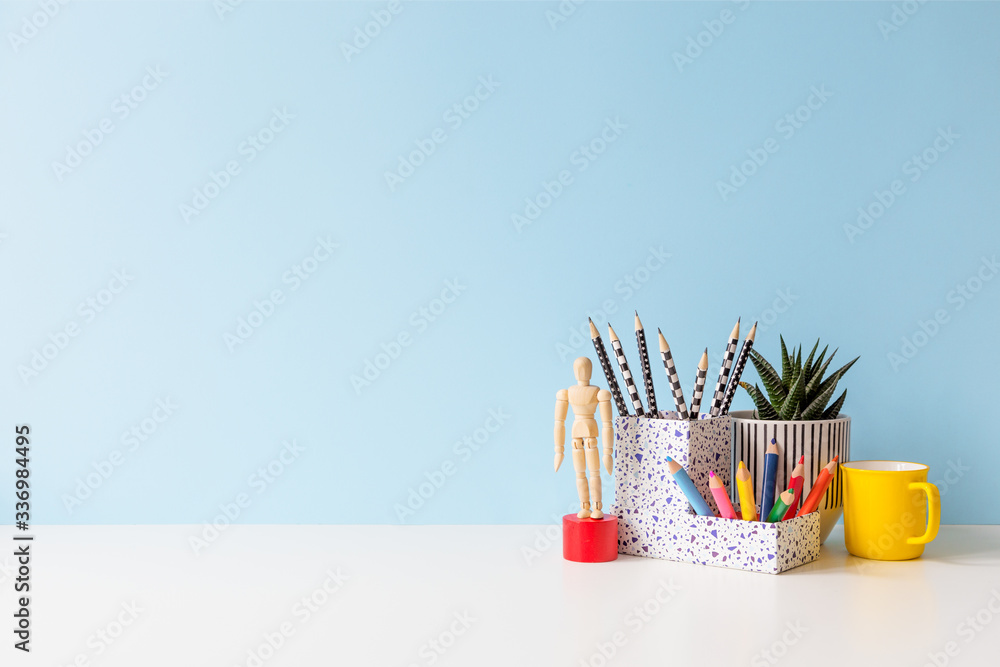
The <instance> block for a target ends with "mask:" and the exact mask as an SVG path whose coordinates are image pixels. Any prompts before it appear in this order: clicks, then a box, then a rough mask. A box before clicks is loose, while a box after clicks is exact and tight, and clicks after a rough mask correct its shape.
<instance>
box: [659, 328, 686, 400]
mask: <svg viewBox="0 0 1000 667" xmlns="http://www.w3.org/2000/svg"><path fill="white" fill-rule="evenodd" d="M657 333H659V334H660V357H661V358H662V359H663V368H665V369H666V371H667V380H669V382H670V392H671V393H672V394H673V395H674V405H675V406H676V407H677V418H678V419H687V418H688V409H687V405H685V404H684V390H683V389H681V381H680V379H679V378H678V377H677V369H676V368H675V367H674V356H673V355H672V354H670V346H669V345H667V339H666V338H664V337H663V332H662V331H660V330H659V329H657Z"/></svg>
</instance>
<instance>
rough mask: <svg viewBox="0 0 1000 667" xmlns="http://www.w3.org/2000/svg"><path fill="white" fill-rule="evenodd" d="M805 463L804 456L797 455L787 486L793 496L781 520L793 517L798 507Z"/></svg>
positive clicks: (803, 480) (804, 479) (804, 475)
mask: <svg viewBox="0 0 1000 667" xmlns="http://www.w3.org/2000/svg"><path fill="white" fill-rule="evenodd" d="M805 464H806V457H805V454H803V455H802V456H800V457H799V462H798V463H796V464H795V467H794V468H792V478H791V479H790V480H789V481H788V488H790V489H791V490H792V491H794V492H795V497H794V498H792V504H791V505H789V506H788V511H787V512H785V518H784V519H782V521H786V520H788V519H794V518H795V512H796V511H797V510H798V507H799V500H800V499H801V498H802V485H803V484H805V482H806V465H805Z"/></svg>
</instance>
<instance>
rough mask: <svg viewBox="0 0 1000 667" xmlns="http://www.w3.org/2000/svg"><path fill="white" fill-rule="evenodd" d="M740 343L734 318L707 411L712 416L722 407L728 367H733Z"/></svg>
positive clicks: (737, 323) (738, 329)
mask: <svg viewBox="0 0 1000 667" xmlns="http://www.w3.org/2000/svg"><path fill="white" fill-rule="evenodd" d="M739 344H740V320H739V318H737V319H736V326H734V327H733V331H732V333H730V334H729V344H728V345H726V354H725V356H724V357H723V359H722V368H720V369H719V381H718V382H716V383H715V394H714V395H713V396H712V405H711V407H710V409H709V411H708V414H710V415H711V416H713V417H718V416H719V415H720V414H721V413H720V412H719V410H721V409H722V399H723V397H724V396H725V395H726V380H728V379H729V369H731V368H732V367H733V357H735V356H736V346H737V345H739Z"/></svg>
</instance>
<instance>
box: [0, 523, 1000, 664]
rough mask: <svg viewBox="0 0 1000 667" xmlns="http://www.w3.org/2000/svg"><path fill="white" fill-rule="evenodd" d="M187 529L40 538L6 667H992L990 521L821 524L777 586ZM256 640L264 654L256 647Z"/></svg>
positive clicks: (47, 533) (996, 626) (417, 531)
mask: <svg viewBox="0 0 1000 667" xmlns="http://www.w3.org/2000/svg"><path fill="white" fill-rule="evenodd" d="M198 530H200V528H198V527H194V526H85V527H65V526H58V527H57V526H51V527H45V526H43V527H39V528H37V529H36V530H35V531H34V534H35V535H36V540H35V542H34V543H33V547H32V549H33V562H32V573H31V576H32V583H33V598H32V603H31V604H32V610H33V638H32V649H33V650H32V654H31V655H30V656H24V655H23V654H22V653H21V652H20V651H15V650H14V649H13V648H12V647H11V644H12V643H13V641H12V638H11V635H10V630H9V629H5V630H4V636H5V637H7V640H6V642H7V644H8V645H7V646H6V647H4V648H3V649H2V651H3V653H5V654H6V655H8V656H12V657H13V658H14V660H11V659H8V658H5V659H4V660H3V664H4V665H15V664H32V665H46V666H49V665H59V666H64V665H69V664H74V661H76V662H75V664H77V665H81V666H84V665H100V666H101V667H116V666H121V667H149V666H157V665H170V666H172V667H187V666H189V665H190V666H201V665H206V666H209V665H211V666H219V667H234V666H236V665H241V666H245V667H263V666H266V667H280V666H293V665H294V666H296V667H311V666H313V665H317V666H318V665H323V666H324V667H328V666H334V665H336V666H340V665H344V666H353V665H378V666H380V667H381V666H390V667H391V666H394V665H398V666H401V667H406V666H408V665H420V666H424V665H427V666H429V665H440V666H443V667H448V666H451V665H471V666H477V667H478V666H482V665H510V666H512V667H521V666H525V665H541V666H545V667H551V666H556V665H567V666H573V667H580V666H581V665H592V666H593V667H601V666H602V665H608V666H615V665H628V666H633V665H656V666H658V667H661V666H662V665H666V664H672V665H681V666H687V665H722V666H725V667H732V666H736V665H751V667H753V666H755V665H782V664H783V665H790V666H791V665H802V666H810V667H811V666H817V667H818V666H822V665H837V666H838V667H844V666H853V665H886V666H895V665H913V666H914V667H919V666H922V665H924V664H930V665H934V664H935V663H934V662H932V661H931V658H930V657H929V655H928V654H939V655H937V656H936V659H937V664H938V667H941V665H944V664H948V665H960V666H961V665H969V666H986V665H998V664H1000V658H998V657H997V656H998V655H1000V526H942V527H941V533H940V535H939V537H938V539H937V541H935V542H934V543H933V544H931V545H930V546H929V547H928V548H927V551H926V552H925V553H924V557H923V558H922V559H919V560H915V561H909V562H899V563H883V562H876V561H865V560H862V559H857V558H854V557H852V556H850V555H848V554H847V552H846V551H845V549H844V545H843V537H842V533H841V529H840V528H839V527H838V528H837V529H836V530H835V532H834V533H833V535H831V537H830V539H829V540H827V543H826V545H825V546H824V547H823V552H822V556H821V558H820V559H819V560H818V561H816V562H814V563H811V564H809V565H805V566H802V567H799V568H797V569H795V570H791V571H789V572H786V573H784V574H780V575H766V574H755V573H748V572H739V571H734V570H725V569H719V568H712V567H704V566H697V565H688V564H683V563H672V562H667V561H659V560H653V559H647V558H633V557H629V556H620V557H619V559H618V560H617V561H615V562H612V563H607V564H596V565H584V564H577V563H570V562H566V561H564V560H563V559H562V550H561V541H560V540H561V537H560V535H559V531H558V528H557V527H555V526H419V527H417V526H415V527H407V526H241V525H236V526H233V527H230V528H228V529H227V530H225V531H224V532H223V533H222V534H221V535H220V536H219V538H218V539H217V540H216V541H215V542H213V543H212V544H210V545H209V546H208V547H207V549H205V550H204V551H203V552H202V553H201V555H200V556H195V555H194V553H193V551H192V549H191V547H190V546H189V544H188V538H189V536H191V535H192V534H195V533H196V531H198ZM546 532H548V533H549V535H552V536H554V537H555V540H554V541H553V542H552V543H551V544H550V545H549V546H548V547H546V544H545V540H546V537H545V533H546ZM9 544H13V543H10V542H9ZM536 546H537V547H539V548H540V550H539V552H538V554H537V556H535V557H533V558H532V559H531V562H528V559H527V558H526V555H528V552H526V551H524V550H525V549H535V548H536ZM12 552H13V548H10V549H6V548H5V549H3V551H2V552H0V553H4V554H7V555H6V556H0V566H2V569H0V579H2V580H3V581H2V582H0V589H2V590H3V591H4V593H3V599H4V604H3V609H4V617H5V618H7V619H8V620H7V622H6V623H5V628H8V627H9V626H10V618H11V617H10V615H9V614H10V613H11V611H8V610H13V607H14V604H13V598H14V593H13V590H12V588H13V581H12V576H16V575H13V573H12V572H11V571H10V567H11V565H12V564H13V559H12V557H11V556H10V554H11V553H12ZM328 571H329V572H332V573H333V574H335V575H336V574H338V572H339V575H338V576H339V577H340V578H343V577H344V576H346V577H348V578H347V579H346V580H344V581H342V583H341V584H337V583H335V582H333V580H330V579H329V575H328V574H327V572H328ZM327 580H329V584H328V588H330V589H336V590H335V591H334V592H333V593H327V592H326V591H324V590H323V584H324V581H327ZM338 585H339V589H338V588H337V587H338ZM310 596H312V597H313V602H312V605H313V610H312V611H309V610H308V608H307V607H306V606H304V605H302V603H301V599H302V598H308V597H310ZM657 596H659V598H660V600H663V601H662V602H661V601H658V600H657ZM133 603H134V604H135V605H137V606H138V609H135V610H134V611H131V612H128V611H123V609H124V607H123V605H125V606H126V607H127V606H129V605H132V604H133ZM297 604H298V605H299V606H298V607H297V606H296V605H297ZM991 604H992V608H993V610H996V611H993V610H991V609H990V607H991ZM643 607H645V611H641V610H642V608H643ZM977 615H978V620H976V618H977ZM133 617H134V620H133ZM460 619H464V620H460ZM122 621H125V622H128V623H130V624H129V625H122V626H119V625H118V624H119V623H120V622H122ZM283 626H284V629H285V630H286V632H287V631H289V630H290V632H287V635H288V636H287V638H284V639H283V640H281V641H279V640H278V638H277V637H275V636H274V633H276V632H278V633H280V632H281V630H282V627H283ZM102 634H103V636H104V637H105V639H102V638H101V635H102ZM268 634H271V635H272V639H273V640H274V643H276V644H280V646H279V648H278V649H277V650H273V651H272V650H270V649H269V648H268V647H266V645H265V648H264V650H263V651H257V648H258V647H259V646H260V645H261V644H262V643H263V642H264V639H263V636H264V635H268ZM616 639H617V640H618V646H616V647H614V653H613V655H611V657H610V658H605V657H604V656H602V655H601V647H602V646H603V648H604V652H605V653H609V654H610V653H611V647H612V646H614V643H615V640H616ZM435 647H436V648H435ZM250 650H254V651H255V652H256V654H257V655H256V656H251V655H250V654H248V651H250ZM946 650H951V653H952V655H951V656H948V655H947V653H946ZM765 651H767V652H768V653H767V654H765V653H764V652H765ZM261 657H263V658H264V659H263V660H260V658H261ZM258 660H259V662H258Z"/></svg>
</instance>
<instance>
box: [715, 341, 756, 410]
mask: <svg viewBox="0 0 1000 667" xmlns="http://www.w3.org/2000/svg"><path fill="white" fill-rule="evenodd" d="M756 334H757V323H756V322H754V323H753V326H752V327H751V328H750V333H748V334H747V337H746V338H744V339H743V347H742V348H740V356H738V357H736V364H735V365H734V366H733V372H732V373H731V374H730V378H729V384H728V385H726V395H725V396H723V397H722V408H720V409H719V414H720V415H724V414H726V413H727V412H729V406H730V405H731V404H732V402H733V397H734V396H735V395H736V387H738V386H739V384H740V378H741V377H742V376H743V368H744V367H745V366H746V365H747V358H748V357H749V356H750V349H751V348H752V347H753V338H754V336H755V335H756Z"/></svg>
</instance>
